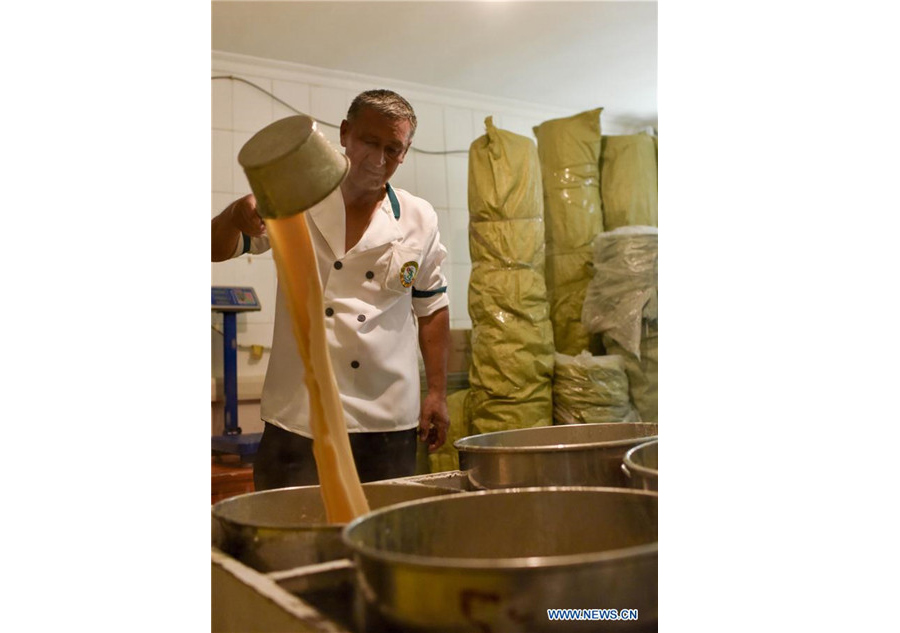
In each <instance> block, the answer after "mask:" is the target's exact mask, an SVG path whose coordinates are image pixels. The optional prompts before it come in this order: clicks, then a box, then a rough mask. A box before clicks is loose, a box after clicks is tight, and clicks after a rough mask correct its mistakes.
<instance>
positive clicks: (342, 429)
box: [265, 213, 369, 523]
mask: <svg viewBox="0 0 900 633" xmlns="http://www.w3.org/2000/svg"><path fill="white" fill-rule="evenodd" d="M265 222H266V231H267V232H268V234H269V241H270V243H271V245H272V252H273V254H274V255H275V265H276V266H277V268H278V278H279V282H280V283H281V286H282V289H283V290H284V292H285V293H286V296H287V300H288V306H289V308H290V312H291V320H292V322H293V329H294V338H296V339H297V347H298V348H299V350H300V357H301V358H302V359H303V365H304V366H305V367H306V387H307V390H308V391H309V413H310V426H311V427H312V434H313V454H314V455H315V458H316V470H317V471H318V473H319V484H320V490H321V492H322V500H323V501H324V502H325V512H326V514H327V517H328V521H329V523H347V522H348V521H351V520H352V519H354V518H356V517H358V516H360V515H363V514H366V513H367V512H368V511H369V504H368V502H367V501H366V496H365V494H364V493H363V489H362V486H361V485H360V483H359V474H358V473H357V472H356V464H354V463H353V453H352V452H351V451H350V439H349V437H348V436H347V424H346V422H345V421H344V409H343V406H342V405H341V398H340V394H339V393H338V389H337V383H336V382H335V380H334V371H333V370H332V367H331V356H330V355H329V353H328V343H327V341H326V339H325V303H324V300H323V299H322V283H321V282H320V281H319V265H318V264H317V263H316V254H315V251H314V250H313V245H312V241H311V240H310V237H309V228H308V227H307V225H306V217H305V214H303V213H298V214H296V215H294V216H291V217H288V218H279V219H277V220H266V221H265Z"/></svg>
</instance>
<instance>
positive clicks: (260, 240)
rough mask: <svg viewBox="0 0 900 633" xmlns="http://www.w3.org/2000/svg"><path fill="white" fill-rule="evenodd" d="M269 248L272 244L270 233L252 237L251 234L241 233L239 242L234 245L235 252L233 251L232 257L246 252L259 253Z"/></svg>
mask: <svg viewBox="0 0 900 633" xmlns="http://www.w3.org/2000/svg"><path fill="white" fill-rule="evenodd" d="M269 248H270V246H269V236H268V235H260V236H259V237H250V236H249V235H245V234H244V233H241V235H240V237H238V241H237V244H235V246H234V252H233V253H231V259H234V258H235V257H240V256H241V255H243V254H244V253H250V254H251V255H259V254H260V253H265V252H266V251H267V250H269Z"/></svg>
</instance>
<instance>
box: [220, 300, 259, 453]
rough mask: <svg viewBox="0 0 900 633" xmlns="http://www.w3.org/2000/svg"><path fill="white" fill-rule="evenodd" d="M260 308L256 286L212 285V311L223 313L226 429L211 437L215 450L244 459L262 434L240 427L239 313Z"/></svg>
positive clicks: (254, 448)
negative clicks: (238, 380)
mask: <svg viewBox="0 0 900 633" xmlns="http://www.w3.org/2000/svg"><path fill="white" fill-rule="evenodd" d="M261 308H262V306H260V304H259V297H257V296H256V292H255V291H254V290H253V288H244V287H226V286H213V287H212V311H213V312H221V313H222V319H223V321H224V330H225V331H224V333H223V338H224V339H225V340H224V343H225V349H224V351H225V355H224V370H225V431H224V432H223V433H222V435H220V436H217V437H213V438H212V452H213V454H221V453H229V454H237V455H240V457H241V461H244V462H248V461H252V460H253V456H254V455H255V454H256V449H257V448H258V447H259V440H260V439H261V438H262V433H248V434H246V435H243V434H242V433H241V427H240V426H238V394H237V315H238V312H255V311H259V310H260V309H261Z"/></svg>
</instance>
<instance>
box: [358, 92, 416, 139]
mask: <svg viewBox="0 0 900 633" xmlns="http://www.w3.org/2000/svg"><path fill="white" fill-rule="evenodd" d="M363 108H370V109H371V110H374V111H375V112H377V113H378V114H381V115H383V116H386V117H388V118H389V119H405V120H408V121H409V123H410V132H409V138H410V140H412V137H413V135H414V134H415V133H416V113H415V112H414V111H413V107H412V106H411V105H409V101H407V100H406V99H404V98H403V97H401V96H400V95H398V94H397V93H396V92H394V91H393V90H384V89H381V90H366V91H365V92H361V93H360V94H358V95H357V96H356V98H355V99H354V100H353V103H351V104H350V109H349V110H347V120H348V121H353V119H355V118H356V116H357V115H358V114H359V112H360V110H362V109H363Z"/></svg>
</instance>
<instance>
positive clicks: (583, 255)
mask: <svg viewBox="0 0 900 633" xmlns="http://www.w3.org/2000/svg"><path fill="white" fill-rule="evenodd" d="M602 110H603V108H597V109H595V110H588V111H586V112H582V113H580V114H576V115H574V116H571V117H566V118H562V119H552V120H550V121H545V122H543V123H541V124H540V125H538V126H536V127H535V128H534V134H535V136H536V137H537V141H538V154H539V155H540V160H541V177H542V180H543V185H544V217H545V219H546V225H547V233H546V241H547V294H548V298H549V301H550V320H551V321H552V323H553V335H554V341H555V345H556V350H557V351H558V352H562V353H564V354H570V355H574V354H578V353H579V352H581V351H582V350H585V349H588V348H589V347H590V335H589V334H588V333H587V332H586V331H585V329H584V327H583V326H582V324H581V306H582V303H583V302H584V295H585V291H586V290H587V285H588V283H589V282H590V280H591V260H592V253H591V243H592V242H593V239H594V237H595V236H596V235H597V234H598V233H600V232H601V231H603V209H602V205H601V199H600V163H599V159H600V138H601V137H600V113H601V112H602Z"/></svg>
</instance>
